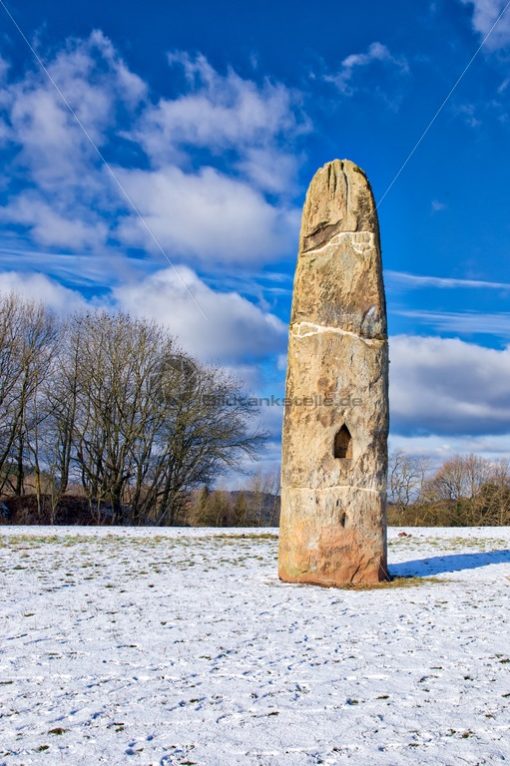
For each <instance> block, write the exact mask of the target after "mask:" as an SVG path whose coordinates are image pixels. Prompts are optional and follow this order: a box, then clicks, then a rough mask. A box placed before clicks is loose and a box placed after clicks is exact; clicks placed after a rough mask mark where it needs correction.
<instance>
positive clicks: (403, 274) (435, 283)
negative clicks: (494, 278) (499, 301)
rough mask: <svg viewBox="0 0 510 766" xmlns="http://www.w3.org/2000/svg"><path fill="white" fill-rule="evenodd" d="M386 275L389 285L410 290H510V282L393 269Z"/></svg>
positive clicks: (388, 270)
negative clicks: (439, 275)
mask: <svg viewBox="0 0 510 766" xmlns="http://www.w3.org/2000/svg"><path fill="white" fill-rule="evenodd" d="M384 275H385V278H386V281H387V282H388V284H390V285H401V286H404V287H408V288H423V287H438V288H440V289H459V288H460V289H468V290H503V291H506V290H510V282H491V281H488V280H484V279H456V278H454V277H436V276H429V275H425V274H410V273H409V272H407V271H392V270H391V269H387V270H385V272H384Z"/></svg>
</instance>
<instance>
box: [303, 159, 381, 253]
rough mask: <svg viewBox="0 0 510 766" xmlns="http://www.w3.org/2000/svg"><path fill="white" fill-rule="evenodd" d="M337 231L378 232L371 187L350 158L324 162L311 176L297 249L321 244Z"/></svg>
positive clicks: (305, 248) (361, 171)
mask: <svg viewBox="0 0 510 766" xmlns="http://www.w3.org/2000/svg"><path fill="white" fill-rule="evenodd" d="M340 232H371V233H373V234H375V235H376V236H377V237H378V235H379V229H378V224H377V213H376V206H375V201H374V196H373V194H372V189H371V187H370V184H369V182H368V179H367V177H366V175H365V173H364V172H363V170H361V168H359V167H358V166H357V165H356V164H355V163H354V162H351V160H333V161H332V162H328V163H326V164H325V165H323V166H322V167H321V168H319V170H318V171H317V172H316V174H315V175H314V177H313V179H312V182H311V183H310V186H309V187H308V192H307V195H306V200H305V205H304V208H303V218H302V222H301V247H300V249H301V250H302V251H306V250H311V249H314V248H317V247H321V245H323V244H324V243H325V242H327V241H328V240H329V239H330V238H331V237H333V236H335V234H339V233H340Z"/></svg>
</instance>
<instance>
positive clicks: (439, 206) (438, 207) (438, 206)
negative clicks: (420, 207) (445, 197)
mask: <svg viewBox="0 0 510 766" xmlns="http://www.w3.org/2000/svg"><path fill="white" fill-rule="evenodd" d="M431 207H432V212H433V213H441V212H442V211H443V210H446V208H447V207H448V205H446V203H444V202H441V200H438V199H433V200H432V204H431Z"/></svg>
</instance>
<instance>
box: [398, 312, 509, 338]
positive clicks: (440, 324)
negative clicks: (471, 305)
mask: <svg viewBox="0 0 510 766" xmlns="http://www.w3.org/2000/svg"><path fill="white" fill-rule="evenodd" d="M394 314H396V315H397V316H402V317H407V318H408V319H413V320H415V321H417V322H419V323H420V324H423V325H426V326H427V327H430V328H434V329H435V330H436V331H438V332H447V333H460V334H461V335H495V336H496V337H499V338H509V337H510V313H508V312H500V313H494V314H482V313H477V312H476V311H427V310H415V311H413V310H400V309H398V310H396V311H394Z"/></svg>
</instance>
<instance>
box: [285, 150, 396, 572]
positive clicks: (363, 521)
mask: <svg viewBox="0 0 510 766" xmlns="http://www.w3.org/2000/svg"><path fill="white" fill-rule="evenodd" d="M387 435H388V343H387V331H386V306H385V298H384V286H383V279H382V264H381V250H380V241H379V226H378V222H377V211H376V208H375V204H374V198H373V195H372V191H371V188H370V184H369V182H368V180H367V178H366V176H365V174H364V173H363V171H362V170H360V168H358V167H357V166H356V165H355V164H354V163H352V162H350V161H348V160H334V161H333V162H329V163H328V164H327V165H324V167H322V168H320V170H318V172H317V173H316V174H315V176H314V178H313V180H312V182H311V184H310V187H309V189H308V193H307V195H306V201H305V206H304V209H303V218H302V223H301V235H300V241H299V256H298V262H297V268H296V275H295V280H294V295H293V302H292V316H291V324H290V331H289V354H288V367H287V382H286V403H285V415H284V425H283V455H282V498H281V499H282V507H281V521H280V551H279V574H280V577H281V579H282V580H285V581H287V582H302V583H316V584H318V585H330V586H331V585H333V586H342V585H349V584H372V583H376V582H378V581H380V580H383V579H387V570H386V475H387Z"/></svg>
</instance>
